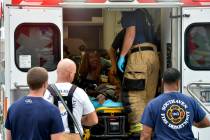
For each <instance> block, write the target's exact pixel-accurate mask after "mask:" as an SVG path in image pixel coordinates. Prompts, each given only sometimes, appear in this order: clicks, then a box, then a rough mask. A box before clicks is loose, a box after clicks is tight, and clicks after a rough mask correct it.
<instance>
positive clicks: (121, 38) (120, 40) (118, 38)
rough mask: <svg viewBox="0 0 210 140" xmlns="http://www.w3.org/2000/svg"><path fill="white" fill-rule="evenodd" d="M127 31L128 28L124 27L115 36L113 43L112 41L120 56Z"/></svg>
mask: <svg viewBox="0 0 210 140" xmlns="http://www.w3.org/2000/svg"><path fill="white" fill-rule="evenodd" d="M125 31H126V29H122V30H121V31H120V32H119V33H118V34H117V35H116V37H115V39H114V41H113V43H112V48H113V49H114V50H115V51H116V55H117V56H119V54H120V52H121V50H122V46H123V41H124V36H125Z"/></svg>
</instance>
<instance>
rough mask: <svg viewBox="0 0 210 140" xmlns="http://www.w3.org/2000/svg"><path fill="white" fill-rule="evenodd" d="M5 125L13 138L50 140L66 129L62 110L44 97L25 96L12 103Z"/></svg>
mask: <svg viewBox="0 0 210 140" xmlns="http://www.w3.org/2000/svg"><path fill="white" fill-rule="evenodd" d="M5 127H6V128H7V129H8V130H11V134H12V140H50V139H51V138H50V135H51V134H55V133H59V132H62V131H64V128H63V123H62V119H61V116H60V112H59V110H58V108H57V107H56V106H54V105H53V104H50V103H49V102H47V101H45V100H44V99H43V98H42V97H30V96H25V97H23V98H21V99H19V100H17V101H16V102H15V103H14V104H12V105H11V107H10V108H9V111H8V115H7V119H6V123H5Z"/></svg>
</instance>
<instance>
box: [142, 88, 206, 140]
mask: <svg viewBox="0 0 210 140" xmlns="http://www.w3.org/2000/svg"><path fill="white" fill-rule="evenodd" d="M205 116H206V113H205V112H204V111H203V110H202V109H201V107H200V106H199V105H198V104H197V103H196V101H194V100H193V99H192V98H191V97H188V96H186V95H184V94H182V93H173V92H172V93H165V94H162V95H160V96H158V97H157V98H155V99H153V100H152V101H150V102H149V104H148V105H147V107H146V108H145V110H144V113H143V116H142V119H141V123H142V124H144V125H147V126H149V127H151V128H153V131H154V136H153V140H194V136H193V132H192V125H193V122H200V121H202V120H203V119H204V117H205Z"/></svg>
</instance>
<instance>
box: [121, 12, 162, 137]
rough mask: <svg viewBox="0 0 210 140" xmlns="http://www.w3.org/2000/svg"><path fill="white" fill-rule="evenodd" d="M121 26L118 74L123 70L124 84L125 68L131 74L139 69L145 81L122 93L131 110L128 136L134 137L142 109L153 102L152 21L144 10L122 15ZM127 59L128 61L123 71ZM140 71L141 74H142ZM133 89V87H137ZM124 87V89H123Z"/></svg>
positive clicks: (156, 65)
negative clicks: (121, 36) (123, 32)
mask: <svg viewBox="0 0 210 140" xmlns="http://www.w3.org/2000/svg"><path fill="white" fill-rule="evenodd" d="M121 24H122V27H123V29H125V30H126V31H125V36H124V40H123V46H122V50H121V52H120V57H119V59H118V62H117V66H118V68H119V70H120V71H121V72H124V69H125V72H124V80H123V82H124V81H125V74H126V71H127V70H126V69H128V68H129V69H133V71H134V72H135V71H136V70H135V69H136V68H138V70H139V69H141V70H139V71H140V72H139V74H141V77H144V79H140V80H145V81H146V82H144V83H142V87H139V89H138V90H132V91H131V90H129V89H128V92H123V93H122V101H123V103H124V106H127V107H126V108H129V109H130V113H129V115H128V117H129V121H130V122H129V123H130V132H131V133H134V134H136V133H139V131H140V130H141V129H142V125H141V124H140V123H139V119H140V118H141V115H142V114H143V111H144V108H145V106H146V104H147V103H148V101H149V100H151V99H153V98H154V97H155V94H156V88H157V83H158V72H159V58H158V54H157V48H156V46H155V45H154V44H153V42H154V41H153V40H154V36H153V35H154V32H153V29H152V19H151V17H150V15H149V13H148V11H146V10H145V9H137V10H135V11H126V12H122V19H121ZM139 51H140V52H139ZM139 54H140V55H139ZM126 55H127V57H128V58H127V62H126V63H127V64H126V67H125V56H126ZM131 56H132V57H131ZM133 56H134V58H133ZM137 66H139V67H137ZM142 71H144V72H143V73H142ZM128 72H129V71H128ZM137 74H138V73H137ZM138 80H139V79H136V81H138ZM127 83H130V82H127ZM138 83H139V82H138ZM122 84H123V83H122ZM133 85H135V86H136V85H137V84H133ZM131 86H132V85H131ZM123 87H125V86H124V85H123ZM135 88H137V87H135Z"/></svg>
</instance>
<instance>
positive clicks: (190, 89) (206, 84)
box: [187, 83, 210, 114]
mask: <svg viewBox="0 0 210 140" xmlns="http://www.w3.org/2000/svg"><path fill="white" fill-rule="evenodd" d="M193 86H194V87H198V88H201V87H202V86H206V87H207V86H208V88H209V89H210V84H209V83H190V84H188V85H187V91H188V93H189V94H190V95H191V96H192V97H193V98H194V99H195V100H196V101H197V102H198V103H199V104H200V105H201V107H202V108H203V109H204V110H205V111H206V112H207V113H208V114H210V111H209V110H208V108H207V107H206V105H205V104H204V103H203V102H202V101H201V100H200V99H199V98H198V97H197V96H196V94H195V92H193V91H192V87H193ZM203 89H205V88H203Z"/></svg>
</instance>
